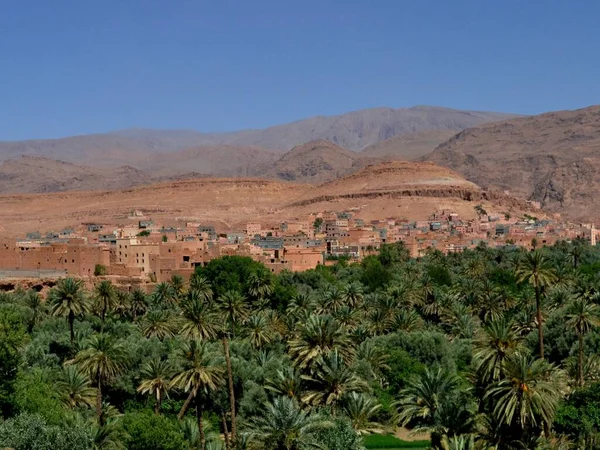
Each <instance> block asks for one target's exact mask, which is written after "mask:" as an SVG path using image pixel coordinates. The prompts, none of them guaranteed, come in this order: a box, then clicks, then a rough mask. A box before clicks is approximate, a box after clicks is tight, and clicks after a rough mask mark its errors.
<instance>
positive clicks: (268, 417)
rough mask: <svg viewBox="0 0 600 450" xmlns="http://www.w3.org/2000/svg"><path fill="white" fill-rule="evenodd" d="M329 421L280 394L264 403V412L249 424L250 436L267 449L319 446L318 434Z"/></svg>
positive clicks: (285, 449)
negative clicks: (271, 400)
mask: <svg viewBox="0 0 600 450" xmlns="http://www.w3.org/2000/svg"><path fill="white" fill-rule="evenodd" d="M329 425H330V423H329V422H328V421H326V420H324V419H322V418H321V417H319V416H318V415H315V414H312V415H311V414H309V413H308V412H306V411H303V410H302V409H301V408H300V407H299V406H298V403H297V402H296V400H294V399H291V398H288V397H278V398H276V399H275V400H274V401H273V403H267V404H266V405H265V406H264V413H263V414H262V415H260V416H257V417H253V418H252V419H251V421H250V422H249V424H248V429H249V433H250V436H251V438H252V439H253V440H255V441H257V443H258V445H259V446H260V448H263V449H265V450H305V449H310V448H319V445H318V442H317V441H316V438H315V433H316V432H317V431H318V430H320V429H322V428H325V427H327V426H329Z"/></svg>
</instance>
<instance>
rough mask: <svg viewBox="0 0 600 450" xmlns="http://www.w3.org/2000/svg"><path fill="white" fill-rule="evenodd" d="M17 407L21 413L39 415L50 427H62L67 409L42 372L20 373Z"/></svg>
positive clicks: (16, 392) (17, 387)
mask: <svg viewBox="0 0 600 450" xmlns="http://www.w3.org/2000/svg"><path fill="white" fill-rule="evenodd" d="M15 405H16V407H17V409H18V410H19V411H20V412H23V413H30V414H38V415H39V416H40V417H41V418H42V419H43V420H45V421H46V423H48V424H49V425H60V424H61V423H63V421H64V419H65V409H64V408H63V405H62V404H61V402H60V400H59V399H58V396H57V395H56V391H55V389H54V386H53V385H52V383H51V382H50V381H49V380H48V379H47V377H46V376H45V374H44V372H43V371H42V370H39V369H37V370H31V371H27V372H20V373H19V375H18V377H17V380H16V383H15Z"/></svg>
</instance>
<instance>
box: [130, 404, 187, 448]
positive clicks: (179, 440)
mask: <svg viewBox="0 0 600 450" xmlns="http://www.w3.org/2000/svg"><path fill="white" fill-rule="evenodd" d="M123 427H124V429H125V432H126V433H127V434H128V435H129V438H128V439H127V448H128V449H129V450H181V449H182V448H184V447H185V444H184V439H183V433H182V432H181V430H180V428H179V426H178V425H177V423H176V422H175V421H174V420H171V419H168V418H166V417H164V416H158V415H156V414H153V413H151V412H150V411H145V412H135V413H127V414H125V416H124V418H123Z"/></svg>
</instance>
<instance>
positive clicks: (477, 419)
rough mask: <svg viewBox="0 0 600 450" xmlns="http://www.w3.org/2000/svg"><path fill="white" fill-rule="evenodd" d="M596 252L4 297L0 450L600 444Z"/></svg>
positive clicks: (393, 248) (495, 253)
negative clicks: (415, 439) (148, 290)
mask: <svg viewBox="0 0 600 450" xmlns="http://www.w3.org/2000/svg"><path fill="white" fill-rule="evenodd" d="M599 303H600V251H598V250H597V249H596V248H594V247H591V246H589V245H588V244H586V243H584V242H580V241H575V242H572V243H559V244H557V245H556V246H554V247H551V248H543V249H538V250H536V251H534V252H525V251H522V250H506V249H500V250H493V249H489V248H486V247H484V246H481V247H478V248H477V249H475V250H471V251H466V252H464V253H462V254H451V255H448V256H444V255H442V254H441V253H440V252H437V251H431V252H430V253H429V254H428V255H427V256H425V257H423V258H420V259H411V258H409V257H408V255H407V252H406V251H405V249H404V248H403V246H402V245H401V244H394V245H385V246H383V247H382V249H381V251H380V252H379V254H378V255H376V256H369V257H367V258H365V259H364V260H363V261H362V262H361V263H360V264H348V263H346V262H345V261H340V262H338V263H337V264H336V265H335V266H331V267H319V268H318V269H317V270H313V271H308V272H303V273H289V272H284V273H282V274H280V275H277V276H274V275H272V274H271V273H269V272H268V271H267V270H266V269H265V268H264V267H263V266H262V265H261V264H259V263H256V262H254V261H252V260H251V259H249V258H242V257H224V258H220V259H217V260H213V261H211V262H210V263H209V264H208V265H207V266H206V267H203V268H198V270H197V271H196V273H195V274H194V275H193V276H192V277H191V279H190V280H189V283H186V282H184V280H183V279H182V278H180V277H177V276H174V277H173V278H172V280H171V281H170V282H168V283H159V284H158V285H156V287H155V289H154V291H153V292H152V294H150V295H146V294H145V293H144V292H142V291H141V290H133V291H125V290H121V289H119V288H118V287H117V286H115V285H113V284H112V283H111V282H110V281H106V280H105V281H99V282H98V283H97V284H96V285H95V286H94V287H93V289H90V290H86V289H85V288H84V285H83V283H82V281H80V280H76V279H72V278H66V279H63V280H60V281H59V282H58V284H57V285H56V286H55V287H54V288H52V289H51V290H50V292H49V293H48V295H47V298H46V299H43V298H42V297H41V296H40V295H39V294H38V293H36V292H34V291H23V290H20V289H17V290H16V291H14V292H12V293H2V294H0V408H1V412H2V416H3V417H4V419H3V420H2V421H1V422H0V447H9V448H14V449H16V450H20V449H30V448H35V449H46V448H48V449H50V448H52V449H71V448H78V449H79V448H80V449H92V448H93V449H124V448H128V449H185V448H188V449H221V448H223V449H227V450H229V449H231V450H234V449H244V448H246V449H273V450H284V449H285V450H293V449H295V450H301V449H309V448H325V449H331V450H346V449H361V448H363V436H365V435H367V434H370V433H387V432H393V431H394V430H396V429H397V428H398V427H406V428H408V429H409V430H413V431H415V432H424V433H427V434H428V436H430V441H431V447H432V448H435V449H537V448H539V449H546V448H556V449H559V448H560V449H562V448H565V449H567V448H580V449H597V448H600V433H599V432H598V430H599V429H600V380H599V378H600V358H599V357H598V356H597V353H598V351H600V332H599V329H598V326H599V325H600V309H599V306H598V304H599Z"/></svg>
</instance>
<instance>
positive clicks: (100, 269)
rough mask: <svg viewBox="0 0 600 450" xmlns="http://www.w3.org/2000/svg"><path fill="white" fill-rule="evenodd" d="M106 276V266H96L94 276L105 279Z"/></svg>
mask: <svg viewBox="0 0 600 450" xmlns="http://www.w3.org/2000/svg"><path fill="white" fill-rule="evenodd" d="M104 275H106V266H103V265H102V264H96V266H95V267H94V276H95V277H103V276H104Z"/></svg>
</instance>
